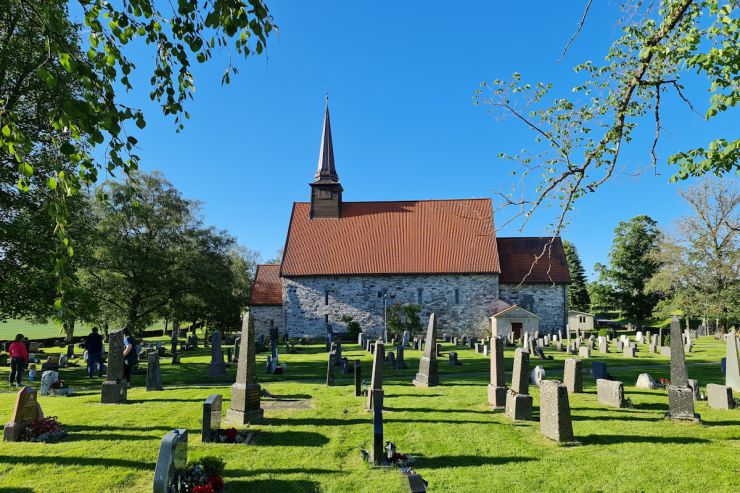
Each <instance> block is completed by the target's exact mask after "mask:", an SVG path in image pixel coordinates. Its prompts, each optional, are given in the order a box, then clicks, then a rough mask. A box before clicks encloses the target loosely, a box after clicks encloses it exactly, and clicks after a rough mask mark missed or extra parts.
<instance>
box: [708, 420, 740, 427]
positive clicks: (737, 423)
mask: <svg viewBox="0 0 740 493" xmlns="http://www.w3.org/2000/svg"><path fill="white" fill-rule="evenodd" d="M701 423H702V424H703V425H707V426H740V421H702V422H701Z"/></svg>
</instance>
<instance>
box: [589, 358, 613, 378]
mask: <svg viewBox="0 0 740 493" xmlns="http://www.w3.org/2000/svg"><path fill="white" fill-rule="evenodd" d="M591 375H593V377H594V380H598V379H599V378H603V379H606V378H608V377H609V374H608V373H607V372H606V363H602V362H600V361H594V362H593V363H591Z"/></svg>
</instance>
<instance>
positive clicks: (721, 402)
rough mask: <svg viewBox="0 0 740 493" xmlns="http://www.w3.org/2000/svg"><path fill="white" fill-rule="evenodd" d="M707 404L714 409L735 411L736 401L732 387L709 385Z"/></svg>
mask: <svg viewBox="0 0 740 493" xmlns="http://www.w3.org/2000/svg"><path fill="white" fill-rule="evenodd" d="M707 403H708V404H709V407H712V408H714V409H734V408H735V399H733V398H732V387H728V386H727V385H718V384H716V383H710V384H707Z"/></svg>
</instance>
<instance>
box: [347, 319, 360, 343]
mask: <svg viewBox="0 0 740 493" xmlns="http://www.w3.org/2000/svg"><path fill="white" fill-rule="evenodd" d="M342 322H344V323H345V324H347V333H348V334H349V337H350V339H351V340H353V341H354V340H356V339H357V336H359V335H360V332H362V327H360V324H359V323H357V322H355V320H354V318H352V317H351V316H349V315H342Z"/></svg>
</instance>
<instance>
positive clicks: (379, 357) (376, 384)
mask: <svg viewBox="0 0 740 493" xmlns="http://www.w3.org/2000/svg"><path fill="white" fill-rule="evenodd" d="M384 361H385V346H384V345H383V342H382V341H378V342H376V343H375V353H373V373H372V374H371V376H370V388H369V389H368V390H367V408H368V409H372V408H373V406H374V403H373V390H383V362H384Z"/></svg>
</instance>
